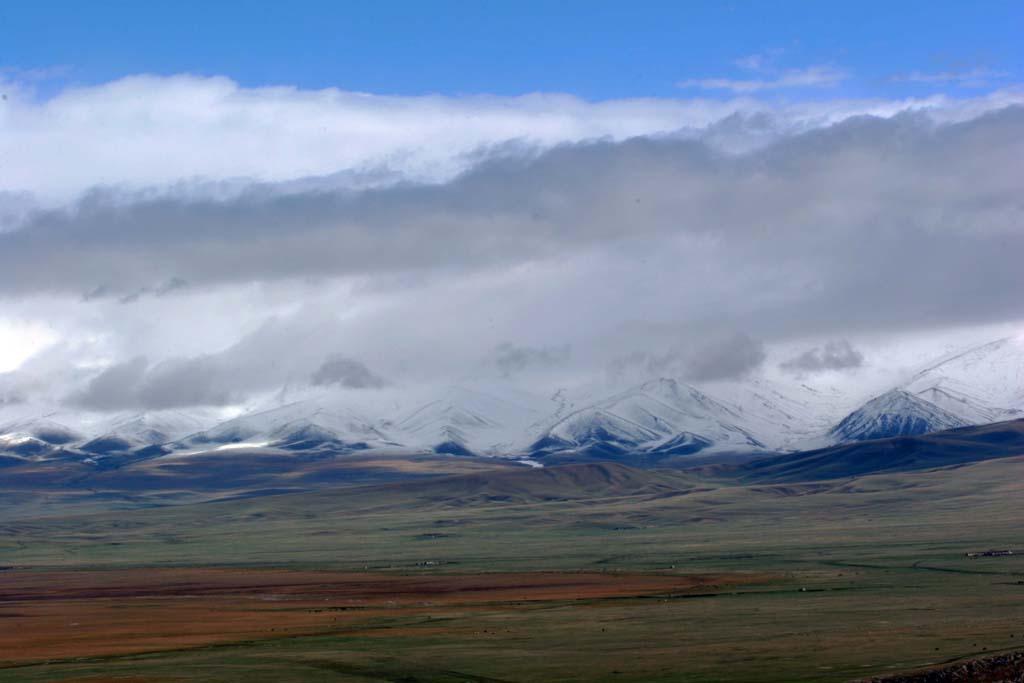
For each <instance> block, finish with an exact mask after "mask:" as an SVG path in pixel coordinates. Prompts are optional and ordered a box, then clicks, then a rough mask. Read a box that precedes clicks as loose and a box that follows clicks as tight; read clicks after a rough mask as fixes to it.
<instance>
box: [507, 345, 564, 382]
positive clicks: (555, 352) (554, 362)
mask: <svg viewBox="0 0 1024 683" xmlns="http://www.w3.org/2000/svg"><path fill="white" fill-rule="evenodd" d="M569 354H570V347H569V345H568V344H564V345H562V346H522V345H518V344H512V343H508V342H506V343H504V344H501V345H499V346H498V348H497V349H495V352H494V364H495V366H497V368H498V371H499V372H500V373H501V375H502V376H503V377H512V376H513V375H518V374H520V373H522V372H526V371H528V370H538V369H540V370H545V369H550V368H553V367H558V366H560V365H564V364H565V362H566V361H568V360H569Z"/></svg>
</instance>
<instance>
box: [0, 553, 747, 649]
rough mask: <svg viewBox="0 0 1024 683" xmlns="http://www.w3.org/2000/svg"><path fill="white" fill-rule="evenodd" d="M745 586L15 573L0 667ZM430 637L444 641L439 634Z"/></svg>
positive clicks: (611, 580) (591, 577)
mask: <svg viewBox="0 0 1024 683" xmlns="http://www.w3.org/2000/svg"><path fill="white" fill-rule="evenodd" d="M757 579H758V577H752V576H747V575H736V576H728V575H717V576H707V575H705V576H665V575H645V574H605V573H600V574H598V573H594V574H585V573H575V574H574V573H564V574H561V573H519V574H480V575H472V576H450V575H447V576H396V575H383V574H368V573H339V572H294V571H287V570H255V569H253V570H246V569H219V568H217V569H138V570H110V571H7V572H4V573H3V575H2V576H0V610H2V611H3V613H4V614H6V615H7V616H6V617H5V618H4V620H3V628H2V629H0V665H3V664H5V663H6V664H13V663H23V662H29V661H37V660H42V659H61V658H68V657H90V656H98V655H114V654H128V653H134V652H147V651H155V650H169V649H178V648H186V647H198V646H202V645H209V644H214V643H224V642H232V641H240V640H252V639H264V638H278V637H286V636H294V635H302V634H315V633H330V632H337V631H353V630H362V628H361V627H365V624H366V621H367V617H379V616H389V615H390V616H402V615H408V616H416V615H419V614H422V615H427V614H437V613H438V610H439V609H441V610H443V609H444V608H449V607H454V606H457V607H458V609H460V610H465V609H481V608H483V607H484V606H485V605H493V604H494V603H509V604H510V605H514V604H515V603H519V602H536V601H560V600H593V599H601V598H629V597H642V596H648V595H660V594H666V593H688V592H707V591H714V590H717V589H718V588H720V587H723V586H729V585H736V584H739V583H750V582H752V581H755V580H757ZM424 628H431V629H436V625H431V626H430V627H426V626H424Z"/></svg>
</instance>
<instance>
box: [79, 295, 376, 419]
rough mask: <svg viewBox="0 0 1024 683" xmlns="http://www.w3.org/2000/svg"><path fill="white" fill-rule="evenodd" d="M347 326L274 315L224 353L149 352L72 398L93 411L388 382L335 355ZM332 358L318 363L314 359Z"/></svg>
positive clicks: (236, 399) (322, 318)
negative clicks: (164, 355) (153, 358)
mask: <svg viewBox="0 0 1024 683" xmlns="http://www.w3.org/2000/svg"><path fill="white" fill-rule="evenodd" d="M340 329H341V328H340V326H339V324H338V322H337V321H336V320H334V319H333V318H330V317H329V316H320V315H316V314H308V313H302V314H297V315H294V316H291V317H289V318H285V319H277V318H274V319H271V320H268V321H267V322H266V323H264V324H263V325H262V326H260V327H259V328H258V329H256V330H254V331H253V332H251V333H250V334H248V335H246V336H244V337H243V338H242V339H241V340H240V341H238V342H237V343H235V344H233V345H231V346H230V347H228V348H226V349H224V350H222V351H219V352H217V353H210V354H202V355H197V356H191V357H172V358H168V359H166V360H163V361H160V362H158V363H153V364H151V363H149V362H148V361H147V360H146V359H145V358H142V357H139V358H134V359H132V360H130V361H126V362H122V363H116V364H114V365H112V366H110V367H108V368H107V369H105V370H103V371H101V372H100V373H98V374H97V375H95V376H94V377H92V378H91V379H90V380H89V381H88V382H87V383H86V384H85V386H84V388H82V389H80V390H78V391H75V392H73V393H72V394H71V395H70V396H69V397H68V398H67V400H66V402H67V403H70V404H72V405H75V406H78V407H82V408H88V409H92V410H123V409H133V408H143V409H154V410H160V409H166V408H179V407H186V406H200V405H206V406H222V405H229V404H233V403H238V402H240V401H244V400H245V399H247V398H249V397H250V396H252V395H254V394H257V393H259V392H261V391H269V390H275V389H280V388H281V387H282V386H286V385H288V384H293V385H295V386H302V385H306V384H308V383H312V384H315V385H326V384H340V385H342V386H346V387H350V388H370V387H379V386H383V385H384V380H383V379H381V378H380V377H378V376H377V375H375V374H374V373H372V372H371V371H370V370H369V369H368V368H367V367H366V366H365V365H364V364H363V363H362V362H360V361H357V360H353V359H349V358H343V357H338V356H336V355H330V356H329V357H328V353H329V352H328V351H327V349H329V348H331V347H332V346H335V345H336V344H337V340H338V337H339V336H340V334H341V333H340ZM324 357H328V360H327V361H326V362H323V363H322V364H319V365H318V364H317V361H316V360H314V359H317V358H324Z"/></svg>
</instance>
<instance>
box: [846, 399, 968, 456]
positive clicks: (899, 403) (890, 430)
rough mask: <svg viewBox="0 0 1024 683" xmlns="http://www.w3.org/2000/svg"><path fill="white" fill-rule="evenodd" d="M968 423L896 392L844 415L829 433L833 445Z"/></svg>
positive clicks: (942, 428)
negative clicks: (834, 442) (834, 443)
mask: <svg viewBox="0 0 1024 683" xmlns="http://www.w3.org/2000/svg"><path fill="white" fill-rule="evenodd" d="M967 424H968V423H967V422H966V421H964V420H961V419H960V418H958V417H957V416H956V415H953V414H952V413H949V412H947V411H945V410H943V409H942V408H940V407H938V406H936V405H934V404H932V403H929V402H928V401H926V400H924V399H922V398H920V397H918V396H915V395H914V394H910V393H908V392H906V391H903V390H900V389H893V390H892V391H888V392H886V393H884V394H882V395H881V396H877V397H875V398H873V399H871V400H870V401H868V402H867V403H865V404H864V405H863V406H861V407H860V408H858V409H857V410H855V411H854V412H852V413H850V414H849V415H847V416H846V417H845V418H843V419H842V421H840V422H839V424H837V425H836V426H835V427H833V428H832V429H831V430H830V431H829V436H831V437H832V438H833V439H834V440H835V441H836V442H837V443H850V442H852V441H864V440H867V439H884V438H888V437H892V436H914V435H918V434H927V433H928V432H936V431H940V430H944V429H953V428H955V427H963V426H966V425H967Z"/></svg>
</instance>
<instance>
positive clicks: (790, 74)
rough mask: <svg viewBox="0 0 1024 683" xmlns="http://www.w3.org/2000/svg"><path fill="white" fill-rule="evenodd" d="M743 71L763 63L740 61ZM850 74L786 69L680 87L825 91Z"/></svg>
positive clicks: (824, 66) (826, 68) (754, 59)
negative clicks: (820, 89) (754, 76)
mask: <svg viewBox="0 0 1024 683" xmlns="http://www.w3.org/2000/svg"><path fill="white" fill-rule="evenodd" d="M742 64H743V66H744V68H748V69H760V68H762V66H763V61H762V59H761V58H760V57H759V56H755V57H748V58H746V59H745V60H742ZM847 78H849V74H848V73H847V72H846V71H844V70H842V69H838V68H836V67H834V66H829V65H827V64H819V65H815V66H809V67H806V68H804V69H787V70H785V71H780V72H778V73H777V74H773V75H771V76H770V77H768V78H753V79H742V78H735V79H734V78H691V79H686V80H682V81H679V82H678V83H677V84H676V85H678V86H679V87H680V88H697V89H699V90H727V91H730V92H733V93H740V94H749V93H756V92H762V91H766V90H788V89H794V88H828V87H834V86H836V85H839V83H841V82H842V81H844V80H846V79H847Z"/></svg>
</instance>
